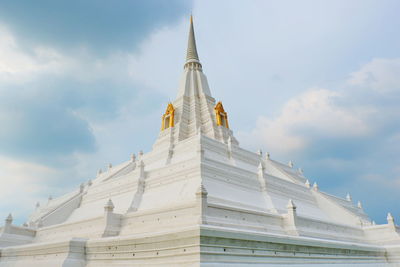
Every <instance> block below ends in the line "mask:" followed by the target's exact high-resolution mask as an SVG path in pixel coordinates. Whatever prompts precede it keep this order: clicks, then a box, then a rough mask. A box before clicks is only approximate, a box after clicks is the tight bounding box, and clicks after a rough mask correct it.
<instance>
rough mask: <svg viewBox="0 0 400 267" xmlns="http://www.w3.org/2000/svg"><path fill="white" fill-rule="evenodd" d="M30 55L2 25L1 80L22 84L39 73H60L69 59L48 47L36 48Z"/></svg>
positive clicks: (0, 28) (0, 32) (0, 29)
mask: <svg viewBox="0 0 400 267" xmlns="http://www.w3.org/2000/svg"><path fill="white" fill-rule="evenodd" d="M30 52H31V53H28V52H27V51H24V50H23V49H22V48H21V47H20V45H19V44H18V43H17V41H16V39H15V37H14V36H13V34H12V33H11V32H10V31H9V30H8V29H7V28H6V27H5V26H4V25H0V79H1V80H2V81H12V82H21V81H24V80H26V79H29V78H31V77H32V76H33V75H37V74H39V73H43V72H48V73H60V72H62V71H63V69H64V66H65V62H66V61H67V59H66V58H65V57H64V56H63V55H61V54H60V53H58V52H57V51H55V50H54V49H51V48H48V47H40V46H38V47H34V48H32V50H31V51H30Z"/></svg>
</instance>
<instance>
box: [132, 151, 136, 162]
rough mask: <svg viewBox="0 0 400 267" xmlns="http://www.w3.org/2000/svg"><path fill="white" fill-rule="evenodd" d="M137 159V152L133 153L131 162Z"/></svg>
mask: <svg viewBox="0 0 400 267" xmlns="http://www.w3.org/2000/svg"><path fill="white" fill-rule="evenodd" d="M135 161H136V155H135V153H132V154H131V162H135Z"/></svg>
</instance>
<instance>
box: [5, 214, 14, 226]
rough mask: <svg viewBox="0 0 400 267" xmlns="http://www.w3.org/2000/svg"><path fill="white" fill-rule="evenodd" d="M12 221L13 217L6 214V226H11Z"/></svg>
mask: <svg viewBox="0 0 400 267" xmlns="http://www.w3.org/2000/svg"><path fill="white" fill-rule="evenodd" d="M12 221H13V217H12V215H11V213H10V214H8V216H7V218H6V224H12Z"/></svg>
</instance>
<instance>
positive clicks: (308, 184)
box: [304, 179, 311, 188]
mask: <svg viewBox="0 0 400 267" xmlns="http://www.w3.org/2000/svg"><path fill="white" fill-rule="evenodd" d="M304 184H305V185H306V187H307V188H310V187H311V184H310V181H309V180H308V179H307V181H306V182H305V183H304Z"/></svg>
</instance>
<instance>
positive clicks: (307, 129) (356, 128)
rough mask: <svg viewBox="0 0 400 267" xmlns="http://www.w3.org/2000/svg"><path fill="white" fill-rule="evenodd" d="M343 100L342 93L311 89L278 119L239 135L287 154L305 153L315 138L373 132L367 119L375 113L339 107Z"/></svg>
mask: <svg viewBox="0 0 400 267" xmlns="http://www.w3.org/2000/svg"><path fill="white" fill-rule="evenodd" d="M341 97H342V96H341V94H340V93H338V92H334V91H330V90H327V89H318V88H315V89H310V90H308V91H306V92H305V93H303V94H301V95H300V96H297V97H294V98H292V99H290V100H289V101H288V102H287V103H286V104H285V105H284V106H283V108H282V111H281V113H280V114H279V116H277V117H276V118H273V119H269V118H266V117H264V116H261V117H259V119H258V120H257V125H256V127H255V129H254V130H253V131H251V132H250V133H240V134H239V135H241V137H242V138H241V139H242V140H246V141H247V142H248V141H249V140H251V142H258V145H263V146H265V147H266V148H267V149H268V150H270V151H274V152H278V151H279V152H280V153H284V154H285V153H288V152H291V151H296V150H300V149H304V148H305V147H306V146H307V145H308V143H309V141H310V140H311V139H312V138H313V137H315V136H324V137H330V136H335V137H345V136H346V137H351V136H362V135H366V134H368V132H369V131H370V128H369V126H368V125H367V123H366V121H365V117H366V115H367V114H369V113H371V112H372V110H369V109H354V108H351V107H344V106H339V105H337V104H336V100H337V99H338V98H341ZM248 145H250V146H252V147H254V145H255V144H254V143H250V144H248Z"/></svg>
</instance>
